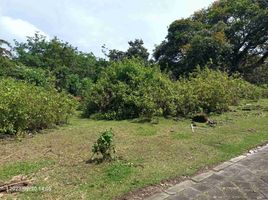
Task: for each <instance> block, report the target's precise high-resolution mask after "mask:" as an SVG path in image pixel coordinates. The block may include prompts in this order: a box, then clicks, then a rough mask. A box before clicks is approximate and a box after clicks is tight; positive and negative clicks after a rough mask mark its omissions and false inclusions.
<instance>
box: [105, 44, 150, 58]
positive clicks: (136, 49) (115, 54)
mask: <svg viewBox="0 0 268 200" xmlns="http://www.w3.org/2000/svg"><path fill="white" fill-rule="evenodd" d="M128 44H129V48H128V49H127V51H126V52H124V51H119V50H116V49H110V50H108V53H105V55H106V56H107V57H108V58H109V60H110V61H120V60H123V59H124V58H129V59H131V58H139V59H142V60H143V61H148V58H149V55H150V54H149V52H148V50H147V49H146V48H145V47H144V46H143V45H144V43H143V40H142V39H135V40H134V41H129V42H128Z"/></svg>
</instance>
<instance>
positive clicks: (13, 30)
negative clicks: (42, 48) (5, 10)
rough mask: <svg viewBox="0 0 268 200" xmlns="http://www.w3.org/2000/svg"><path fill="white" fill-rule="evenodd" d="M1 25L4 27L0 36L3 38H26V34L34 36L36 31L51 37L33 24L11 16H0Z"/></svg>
mask: <svg viewBox="0 0 268 200" xmlns="http://www.w3.org/2000/svg"><path fill="white" fill-rule="evenodd" d="M0 27H1V29H2V30H1V33H0V36H1V37H2V38H3V39H10V38H12V39H13V38H16V39H18V40H25V39H26V36H33V35H34V33H36V32H39V33H40V34H42V35H45V36H47V37H49V36H48V35H47V34H46V33H44V32H43V31H42V30H40V29H39V28H37V27H36V26H34V25H33V24H31V23H29V22H27V21H25V20H22V19H14V18H11V17H9V16H0Z"/></svg>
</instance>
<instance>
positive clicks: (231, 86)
mask: <svg viewBox="0 0 268 200" xmlns="http://www.w3.org/2000/svg"><path fill="white" fill-rule="evenodd" d="M175 93H176V98H175V102H176V105H177V106H176V107H177V115H182V116H187V115H191V114H192V113H196V112H206V113H210V112H217V113H221V112H224V111H227V110H228V107H229V106H230V105H237V104H238V103H239V102H240V100H241V99H253V100H257V99H259V98H260V97H261V89H260V88H259V87H257V86H254V85H252V84H250V83H248V82H246V81H244V80H243V79H242V78H240V77H239V76H238V75H235V76H228V74H227V73H224V72H221V71H218V70H211V69H208V68H205V69H203V70H201V69H200V68H198V69H197V70H196V71H195V72H194V73H192V74H190V76H189V78H187V79H180V80H179V81H177V83H176V92H175Z"/></svg>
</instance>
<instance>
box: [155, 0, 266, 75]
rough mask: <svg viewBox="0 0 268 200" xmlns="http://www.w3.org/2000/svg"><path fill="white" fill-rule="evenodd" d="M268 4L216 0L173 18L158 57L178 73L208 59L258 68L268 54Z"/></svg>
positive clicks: (212, 62) (241, 67) (224, 64)
mask: <svg viewBox="0 0 268 200" xmlns="http://www.w3.org/2000/svg"><path fill="white" fill-rule="evenodd" d="M267 6H268V1H267V0H236V1H233V0H218V1H215V2H214V3H213V4H212V5H211V6H210V7H209V8H207V9H203V10H201V11H198V12H196V13H195V14H194V15H192V16H191V17H189V18H187V19H181V20H176V21H175V22H173V23H172V24H171V25H170V27H169V29H168V35H167V37H166V40H165V41H163V42H162V43H161V44H160V45H159V46H157V48H156V49H155V51H154V57H155V59H156V61H158V62H159V64H160V65H161V68H162V69H165V70H170V71H172V72H173V74H174V75H175V76H178V75H180V74H184V73H188V72H191V71H192V70H194V69H195V67H196V66H197V65H201V66H204V65H206V64H207V63H209V64H210V65H211V66H212V67H216V66H217V67H219V68H222V69H224V70H229V71H230V72H236V71H238V72H241V73H243V72H245V71H248V69H247V68H257V67H259V66H261V65H262V64H263V63H264V62H265V60H266V59H267V57H268V9H267V8H268V7H267Z"/></svg>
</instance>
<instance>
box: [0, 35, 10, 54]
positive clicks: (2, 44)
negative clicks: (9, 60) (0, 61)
mask: <svg viewBox="0 0 268 200" xmlns="http://www.w3.org/2000/svg"><path fill="white" fill-rule="evenodd" d="M10 47H11V46H10V44H9V42H7V41H5V40H3V39H0V56H1V57H11V51H10V50H9V49H8V48H10Z"/></svg>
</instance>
